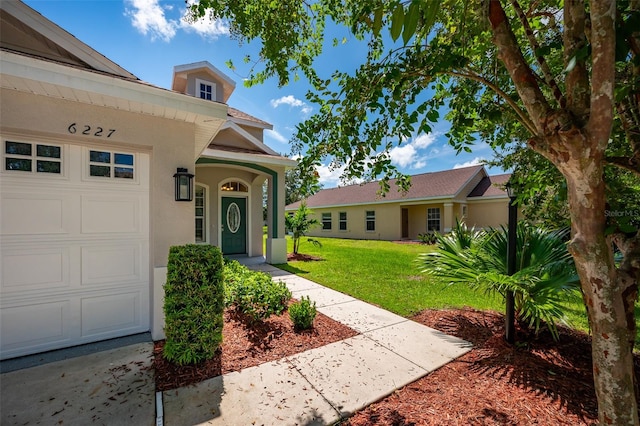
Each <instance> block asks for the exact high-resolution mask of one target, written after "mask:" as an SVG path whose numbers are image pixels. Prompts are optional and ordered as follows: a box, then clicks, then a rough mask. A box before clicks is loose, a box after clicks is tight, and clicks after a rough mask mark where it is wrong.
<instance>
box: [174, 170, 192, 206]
mask: <svg viewBox="0 0 640 426" xmlns="http://www.w3.org/2000/svg"><path fill="white" fill-rule="evenodd" d="M193 176H194V175H193V174H191V173H189V170H188V169H185V168H183V167H178V170H177V171H176V174H175V175H173V179H174V180H175V182H176V201H191V200H193Z"/></svg>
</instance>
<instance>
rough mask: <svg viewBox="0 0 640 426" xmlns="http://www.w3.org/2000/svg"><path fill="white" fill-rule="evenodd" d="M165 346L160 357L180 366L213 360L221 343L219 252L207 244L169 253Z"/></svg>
mask: <svg viewBox="0 0 640 426" xmlns="http://www.w3.org/2000/svg"><path fill="white" fill-rule="evenodd" d="M164 290H165V298H164V313H165V328H164V332H165V335H166V343H165V345H164V350H163V356H164V357H165V358H166V359H167V360H169V361H172V362H175V363H177V364H179V365H185V364H195V363H198V362H201V361H204V360H207V359H211V358H213V356H214V355H215V352H216V351H217V350H218V348H219V347H220V344H221V343H222V324H223V311H224V304H223V302H224V280H223V266H222V253H221V252H220V249H218V248H217V247H214V246H209V245H196V244H188V245H184V246H174V247H171V249H170V250H169V260H168V263H167V282H166V284H165V286H164Z"/></svg>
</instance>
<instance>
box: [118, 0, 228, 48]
mask: <svg viewBox="0 0 640 426" xmlns="http://www.w3.org/2000/svg"><path fill="white" fill-rule="evenodd" d="M127 4H128V7H125V15H126V16H128V17H129V18H131V24H132V25H133V26H134V28H136V29H137V30H138V31H139V32H140V33H142V34H144V35H145V36H146V35H148V36H149V37H151V40H156V39H160V40H162V41H165V42H169V41H171V39H172V38H173V37H175V35H176V33H177V31H178V30H179V29H182V30H184V31H187V32H195V33H197V34H199V35H201V36H202V37H205V38H211V39H215V38H217V37H218V36H220V35H224V34H228V33H229V27H228V26H227V25H226V24H225V23H224V22H222V21H218V20H211V19H210V18H209V17H208V16H207V17H203V18H200V19H198V20H197V21H195V22H188V21H187V20H185V19H184V18H185V17H186V15H187V10H186V9H183V10H182V19H180V20H177V19H170V18H168V17H167V16H166V14H165V11H172V10H173V5H164V6H161V5H160V2H159V0H127Z"/></svg>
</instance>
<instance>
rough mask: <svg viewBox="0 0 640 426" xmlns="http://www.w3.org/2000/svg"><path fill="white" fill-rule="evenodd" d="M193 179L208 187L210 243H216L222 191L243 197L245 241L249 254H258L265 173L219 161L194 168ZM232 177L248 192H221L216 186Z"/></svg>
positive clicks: (259, 250) (260, 253) (218, 186)
mask: <svg viewBox="0 0 640 426" xmlns="http://www.w3.org/2000/svg"><path fill="white" fill-rule="evenodd" d="M195 179H196V183H202V184H205V185H207V186H208V187H209V200H208V208H209V224H208V227H207V228H208V235H209V237H210V240H209V241H210V244H213V245H216V246H219V245H220V240H219V236H220V232H219V230H220V224H221V222H220V221H221V216H220V199H221V197H222V195H229V196H233V197H243V196H246V197H247V216H248V227H247V233H248V235H249V238H250V240H249V241H248V244H247V251H248V254H249V256H262V255H263V252H262V223H263V220H262V184H263V183H264V181H265V179H266V176H265V175H262V174H258V173H253V172H250V171H247V170H241V169H238V168H231V167H224V166H221V165H199V166H198V168H197V169H196V178H195ZM229 180H235V181H239V182H242V183H244V184H245V185H247V187H248V189H249V192H248V193H246V194H242V193H225V194H221V191H219V188H220V187H221V186H222V184H223V183H224V182H227V181H229Z"/></svg>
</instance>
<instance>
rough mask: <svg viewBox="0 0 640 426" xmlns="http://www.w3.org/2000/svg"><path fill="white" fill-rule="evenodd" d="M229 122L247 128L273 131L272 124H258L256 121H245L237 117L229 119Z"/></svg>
mask: <svg viewBox="0 0 640 426" xmlns="http://www.w3.org/2000/svg"><path fill="white" fill-rule="evenodd" d="M229 120H230V121H233V122H234V123H236V124H244V125H245V126H249V127H257V128H260V129H269V130H273V124H271V123H259V122H257V121H253V120H245V119H243V118H237V117H229Z"/></svg>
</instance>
